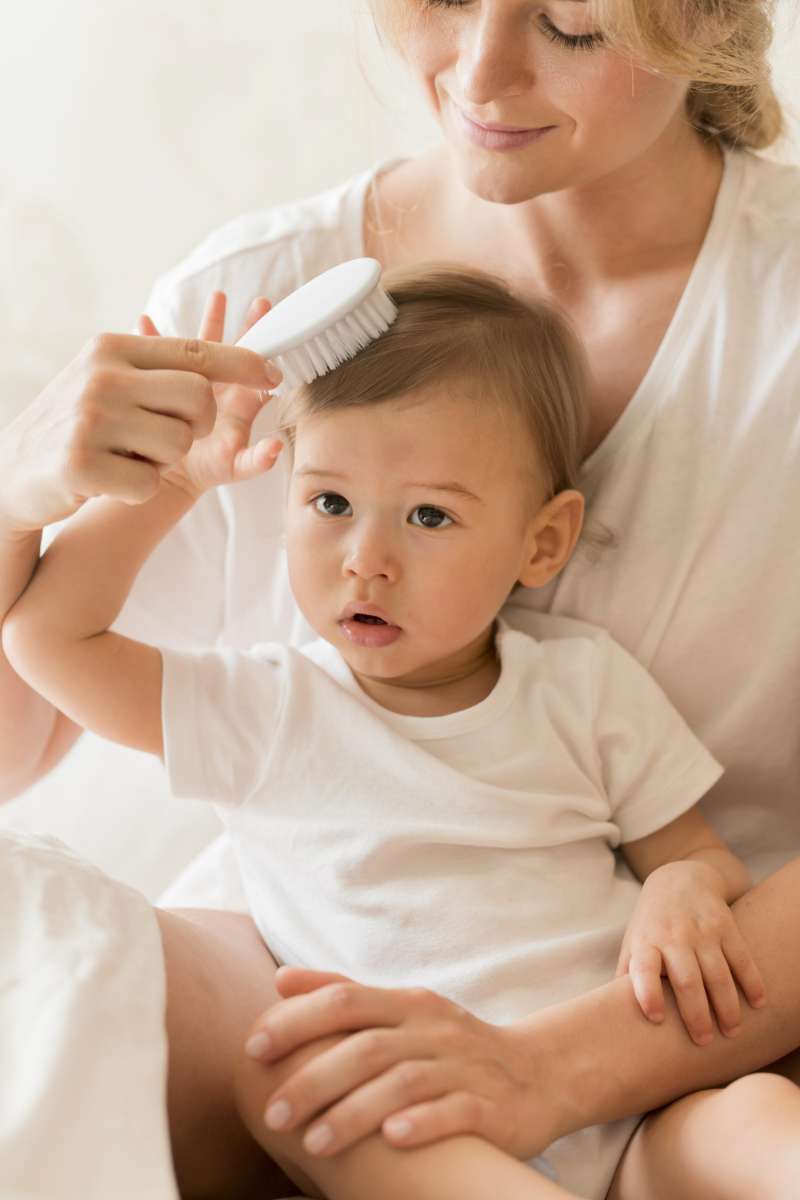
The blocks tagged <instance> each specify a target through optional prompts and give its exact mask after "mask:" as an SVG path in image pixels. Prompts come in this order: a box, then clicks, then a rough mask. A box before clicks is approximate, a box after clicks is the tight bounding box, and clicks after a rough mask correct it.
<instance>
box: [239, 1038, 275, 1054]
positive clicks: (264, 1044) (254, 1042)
mask: <svg viewBox="0 0 800 1200" xmlns="http://www.w3.org/2000/svg"><path fill="white" fill-rule="evenodd" d="M270 1045H271V1042H270V1037H269V1034H268V1033H254V1034H253V1036H252V1037H251V1038H249V1039H248V1041H246V1042H245V1045H244V1050H245V1054H249V1055H250V1057H251V1058H260V1057H261V1055H262V1054H266V1052H267V1050H269V1048H270Z"/></svg>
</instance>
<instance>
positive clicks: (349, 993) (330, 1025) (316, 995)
mask: <svg viewBox="0 0 800 1200" xmlns="http://www.w3.org/2000/svg"><path fill="white" fill-rule="evenodd" d="M437 1002H439V1003H441V1004H444V1005H446V1004H447V1001H446V1000H444V999H442V998H441V997H438V996H435V995H434V994H433V993H432V992H427V991H425V990H424V989H417V988H410V989H408V990H403V991H400V990H392V989H391V988H368V987H362V986H361V984H355V983H330V984H326V986H325V987H321V988H318V989H317V990H316V991H314V992H309V993H308V994H306V995H300V996H291V997H290V998H289V999H288V1000H281V1001H279V1002H278V1003H277V1004H274V1005H273V1006H272V1007H271V1008H269V1009H267V1011H266V1012H265V1013H263V1014H262V1016H261V1017H260V1018H259V1020H258V1021H257V1022H256V1024H255V1026H254V1027H253V1030H252V1035H251V1037H250V1038H249V1040H248V1042H247V1045H246V1047H245V1049H246V1051H247V1053H248V1054H249V1055H251V1057H254V1058H260V1059H262V1060H263V1061H267V1060H274V1059H277V1058H283V1057H284V1055H286V1054H290V1053H291V1052H292V1051H293V1050H296V1049H297V1048H298V1047H299V1046H304V1045H306V1043H308V1042H315V1041H318V1040H319V1039H320V1038H323V1037H328V1036H330V1035H331V1034H335V1033H354V1032H355V1031H356V1030H359V1029H371V1028H374V1027H382V1028H386V1027H391V1026H396V1025H399V1024H401V1022H403V1021H405V1020H407V1019H409V1018H411V1017H413V1014H414V1011H415V1010H416V1011H417V1012H418V1013H419V1014H420V1015H422V1014H423V1013H426V1012H430V1011H431V1009H432V1008H433V1006H435V1005H436V1004H437Z"/></svg>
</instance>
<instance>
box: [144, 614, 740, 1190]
mask: <svg viewBox="0 0 800 1200" xmlns="http://www.w3.org/2000/svg"><path fill="white" fill-rule="evenodd" d="M537 624H538V625H539V634H540V638H541V639H542V640H535V639H534V638H532V637H529V636H528V635H527V634H523V633H520V632H519V631H517V630H514V629H511V628H510V627H509V626H508V625H506V624H505V622H503V621H502V620H501V621H499V622H498V634H497V647H498V653H499V657H500V663H501V672H500V677H499V680H498V682H497V684H496V685H495V687H494V689H493V690H492V692H491V693H490V695H489V696H487V697H486V699H484V700H483V701H481V702H480V703H479V704H476V705H474V706H473V707H471V708H467V709H464V710H462V711H460V712H455V713H452V714H450V715H448V716H441V717H416V716H405V715H400V714H397V713H393V712H389V711H388V710H387V709H385V708H382V707H381V706H379V705H378V704H376V703H375V702H374V701H372V700H371V699H370V698H369V697H367V696H366V695H365V694H364V692H362V691H361V689H360V687H359V686H358V684H357V683H356V682H355V679H354V678H353V675H352V673H351V671H350V669H349V667H348V666H347V664H346V662H345V661H344V659H343V658H342V657H341V656H340V654H339V653H338V651H337V650H336V649H335V648H334V647H333V646H331V645H330V644H329V643H327V642H325V641H323V640H322V639H319V640H317V641H315V642H313V643H312V644H311V645H309V646H307V647H304V648H303V649H302V650H297V649H295V648H292V647H288V648H287V647H284V646H281V645H279V644H276V643H274V642H273V643H267V644H263V645H261V646H257V647H254V648H253V649H251V650H249V651H243V650H241V651H234V650H226V649H218V650H215V651H196V652H193V653H190V652H186V651H182V652H181V651H165V652H164V684H163V726H164V750H165V762H166V765H167V770H168V773H169V778H170V785H171V788H172V790H173V792H174V793H175V794H176V795H179V796H188V797H201V798H204V799H207V800H212V801H215V802H216V803H217V805H218V807H219V808H220V810H221V812H222V814H223V819H224V821H225V824H226V825H227V828H228V832H229V834H230V837H231V840H232V842H233V845H234V847H235V851H236V855H237V859H238V861H239V865H240V868H241V872H242V878H243V880H244V885H245V890H246V893H247V897H248V901H249V906H250V911H251V913H252V915H253V917H254V919H255V921H256V924H257V926H258V928H259V930H260V932H261V934H262V936H263V938H264V941H265V942H266V943H267V945H268V947H269V949H270V951H271V953H272V954H273V957H274V958H275V959H276V960H277V961H278V962H289V963H296V964H304V965H306V966H311V967H315V968H317V969H319V970H329V971H339V972H343V973H344V974H346V975H350V976H353V977H354V978H357V979H359V980H361V981H362V982H364V983H367V984H371V985H374V986H377V987H400V986H405V985H407V984H408V982H409V980H414V982H415V983H416V984H418V985H421V986H426V987H430V988H432V989H433V990H434V991H436V992H438V993H440V994H441V995H445V996H449V997H450V998H451V999H452V1000H454V1001H456V1002H457V1003H458V1004H461V1005H463V1006H464V1007H465V1008H467V1009H468V1010H469V1011H470V1012H474V1013H476V1014H477V1015H478V1016H480V1017H482V1018H483V1019H484V1020H488V1021H492V1022H495V1023H498V1024H506V1023H509V1022H512V1021H515V1020H518V1019H520V1018H522V1017H524V1016H525V1015H526V1014H528V1013H531V1012H534V1011H537V1010H539V1009H541V1008H544V1007H546V1006H547V1005H550V1004H555V1003H558V1002H559V1001H561V1000H566V999H569V998H571V997H573V996H576V995H579V994H582V993H584V992H587V991H589V990H590V989H591V988H593V987H597V986H599V985H601V984H603V983H606V982H608V980H610V979H612V978H613V975H614V968H615V965H616V961H617V957H618V954H619V949H620V945H621V943H622V937H623V934H624V931H625V928H626V926H627V924H628V921H629V919H630V916H631V913H632V911H633V908H634V906H635V904H636V900H637V898H638V895H639V891H640V887H639V884H638V882H635V881H634V880H632V879H631V878H630V877H629V876H628V875H627V874H622V873H620V872H619V871H618V870H617V863H616V859H615V855H614V853H613V848H614V847H616V846H618V845H619V844H620V843H621V842H622V843H624V842H629V841H635V840H636V839H638V838H642V837H645V836H647V835H648V834H650V833H653V832H655V830H657V829H660V828H662V827H663V826H664V825H666V824H668V823H669V822H670V821H672V820H674V819H675V818H676V817H678V816H680V815H681V814H682V813H684V812H685V811H686V810H687V809H688V808H689V807H691V806H692V805H693V804H694V803H696V802H697V800H698V799H699V798H700V796H702V795H703V794H704V793H705V792H706V791H707V790H708V789H709V788H710V787H711V786H712V785H713V784H714V783H716V781H717V780H718V779H719V777H720V775H721V768H720V766H719V765H718V764H717V763H716V762H715V761H714V759H713V758H712V757H711V755H709V754H708V752H707V751H706V750H705V749H704V748H703V746H702V745H701V744H700V742H699V741H698V740H697V739H696V738H695V737H694V735H693V734H692V733H691V732H690V730H689V728H688V727H687V725H686V724H685V722H684V721H683V719H682V718H681V717H680V716H679V715H678V713H677V712H676V711H675V709H674V708H673V707H672V706H671V705H670V703H669V702H668V701H667V699H666V697H665V696H664V695H663V693H662V692H661V691H660V690H659V688H658V686H657V685H656V684H655V683H654V682H653V680H652V679H650V677H649V676H648V675H647V673H646V672H645V671H644V670H643V669H642V668H641V667H640V666H639V664H638V663H637V662H636V660H635V659H634V658H633V657H632V656H631V655H629V654H627V652H626V651H624V650H623V649H622V648H621V647H619V646H618V645H616V643H614V642H613V641H612V639H611V638H609V637H608V636H607V635H606V634H604V633H602V632H601V633H598V634H596V635H595V636H593V637H586V636H564V632H565V631H564V629H563V628H559V618H557V617H552V616H548V615H542V616H540V617H539V618H538V622H537ZM551 629H552V630H553V631H554V632H558V634H559V635H561V636H557V637H555V638H550V637H549V636H548V634H549V633H550V631H551ZM633 1124H635V1122H634V1123H633ZM633 1124H632V1123H631V1122H630V1121H623V1122H617V1123H615V1124H614V1125H611V1126H608V1127H604V1128H595V1129H593V1130H592V1131H586V1132H585V1134H584V1135H583V1136H581V1137H580V1138H578V1139H577V1141H576V1140H575V1139H562V1141H561V1142H559V1143H558V1144H557V1146H556V1148H555V1149H554V1150H553V1151H552V1152H551V1153H550V1154H548V1155H547V1158H548V1160H549V1161H550V1162H551V1165H552V1166H553V1167H554V1168H555V1170H556V1171H557V1174H558V1178H559V1180H560V1182H562V1183H563V1184H564V1185H565V1186H567V1187H569V1188H571V1189H572V1191H573V1192H575V1193H576V1194H578V1195H581V1196H587V1197H591V1198H592V1200H595V1198H597V1200H602V1197H604V1196H605V1194H606V1191H607V1189H608V1186H609V1183H610V1181H611V1178H612V1176H613V1173H614V1169H615V1168H616V1165H617V1162H618V1161H619V1157H620V1154H621V1152H622V1149H623V1148H624V1146H625V1143H626V1141H627V1139H628V1137H629V1136H630V1133H631V1131H632V1128H633Z"/></svg>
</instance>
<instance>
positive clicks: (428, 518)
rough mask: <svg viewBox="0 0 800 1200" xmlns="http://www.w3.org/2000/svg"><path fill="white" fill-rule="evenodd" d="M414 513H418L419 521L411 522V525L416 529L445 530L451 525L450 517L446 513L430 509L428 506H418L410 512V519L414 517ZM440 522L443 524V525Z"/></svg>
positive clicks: (438, 509)
mask: <svg viewBox="0 0 800 1200" xmlns="http://www.w3.org/2000/svg"><path fill="white" fill-rule="evenodd" d="M414 513H419V521H411V524H412V525H416V526H417V528H418V529H446V528H447V525H452V524H453V518H452V517H448V515H447V513H443V512H442V510H441V509H440V508H432V507H431V506H430V505H429V504H418V505H417V507H416V508H415V509H414V510H413V511H412V513H411V517H413V516H414ZM411 517H409V520H411ZM441 522H445V524H442V523H441Z"/></svg>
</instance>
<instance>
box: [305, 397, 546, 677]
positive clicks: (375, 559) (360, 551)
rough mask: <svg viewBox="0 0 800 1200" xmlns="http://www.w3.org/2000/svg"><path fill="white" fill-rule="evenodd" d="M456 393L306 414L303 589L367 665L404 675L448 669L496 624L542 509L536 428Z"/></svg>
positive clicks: (325, 631)
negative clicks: (529, 429)
mask: <svg viewBox="0 0 800 1200" xmlns="http://www.w3.org/2000/svg"><path fill="white" fill-rule="evenodd" d="M455 392H456V389H455V388H453V387H452V386H449V387H443V386H440V387H438V388H436V389H429V390H428V391H426V393H425V394H424V395H415V396H414V397H411V398H408V399H401V400H398V401H389V402H386V403H382V404H376V405H375V406H374V407H368V408H351V409H344V410H341V411H339V412H335V413H333V414H331V415H327V416H312V417H308V418H305V419H303V420H301V421H300V422H299V424H298V426H297V430H296V441H295V452H294V463H293V468H292V476H291V481H290V485H289V494H288V513H287V551H288V561H289V575H290V581H291V585H292V590H293V592H294V595H295V599H296V600H297V602H298V604H299V606H300V608H301V610H302V612H303V614H304V615H305V617H306V620H307V621H308V622H309V624H310V625H311V626H312V628H314V629H315V630H316V631H317V632H318V633H319V634H320V635H321V636H322V637H323V638H325V639H326V641H329V642H331V643H332V644H333V645H334V646H336V647H337V649H339V650H340V651H341V653H342V655H343V656H344V658H345V659H346V660H347V662H348V663H349V664H350V666H351V668H352V669H353V670H354V671H355V672H356V673H363V674H365V675H369V676H372V677H373V678H381V679H394V680H398V681H400V680H402V681H403V682H406V683H422V682H428V681H433V680H434V679H435V678H436V676H437V673H438V674H446V672H447V669H448V661H449V662H455V661H458V658H457V656H458V653H459V651H463V650H464V648H465V647H467V646H469V645H470V644H471V643H473V642H475V640H476V639H479V638H482V637H485V635H486V633H487V631H488V630H489V629H490V628H491V625H492V622H493V620H494V618H495V616H496V615H497V612H498V610H499V609H500V608H501V607H502V605H503V603H504V602H505V600H506V598H507V596H508V594H509V592H510V590H511V588H512V587H513V585H514V583H515V581H516V580H517V579H518V578H519V575H520V573H521V571H522V569H523V565H524V563H525V561H526V549H527V546H528V541H527V540H526V536H525V534H526V530H527V529H528V528H529V527H530V524H531V520H532V514H535V512H536V510H537V508H538V504H537V503H536V500H537V497H535V496H534V497H533V503H532V497H531V487H532V480H533V487H534V490H535V488H536V486H537V485H536V474H535V467H534V464H533V463H532V462H531V461H530V459H531V458H532V457H534V456H533V454H532V451H531V449H530V446H529V441H528V438H527V436H526V435H524V434H523V432H522V430H521V428H520V427H519V426H518V424H517V422H516V420H515V419H514V418H513V417H511V416H509V418H507V419H505V420H503V419H500V418H499V417H498V415H497V412H496V411H495V406H494V404H493V403H490V404H488V405H486V406H485V407H481V405H480V403H479V402H477V401H475V400H473V399H469V398H467V399H465V398H464V397H463V395H461V394H454V393H455ZM526 460H527V461H526ZM544 498H545V491H544V484H543V483H542V484H541V496H540V497H539V500H540V501H543V500H544ZM372 609H374V610H375V611H374V612H372ZM378 610H379V611H378ZM359 611H363V612H364V615H366V616H369V615H372V616H373V617H378V616H380V617H382V618H383V620H384V621H385V622H386V623H385V624H378V623H375V621H374V620H373V621H372V622H368V621H365V620H363V619H359V618H358V616H357V615H356V614H357V613H358V612H359ZM431 672H432V673H431Z"/></svg>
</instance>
